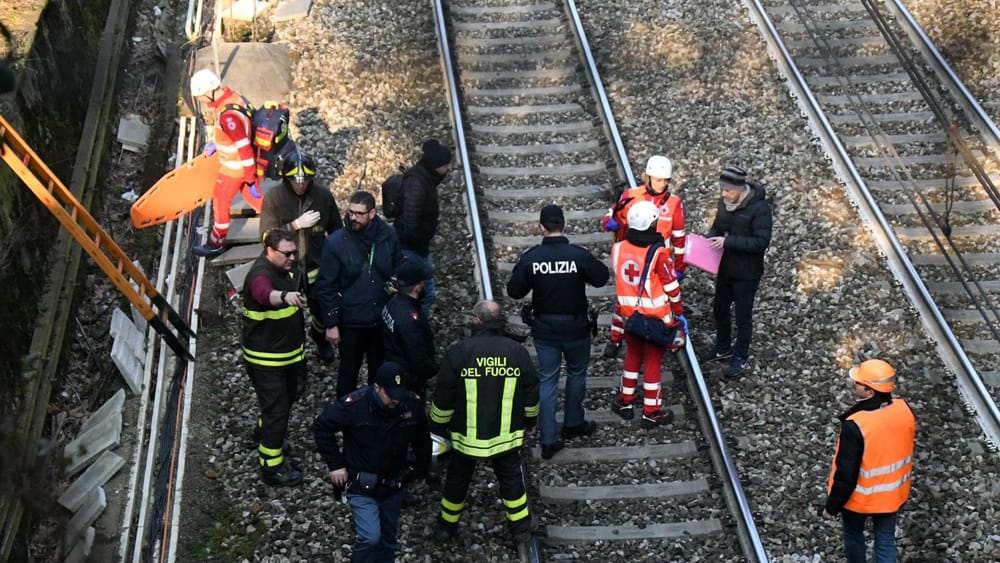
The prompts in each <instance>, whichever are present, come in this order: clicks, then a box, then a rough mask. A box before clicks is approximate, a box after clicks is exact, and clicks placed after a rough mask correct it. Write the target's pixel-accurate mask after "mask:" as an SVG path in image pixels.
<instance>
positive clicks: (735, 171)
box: [719, 166, 747, 190]
mask: <svg viewBox="0 0 1000 563" xmlns="http://www.w3.org/2000/svg"><path fill="white" fill-rule="evenodd" d="M719 187H720V188H721V189H739V190H744V189H746V187H747V171H746V170H744V169H743V168H740V167H739V166H729V167H727V168H726V169H725V170H723V171H722V174H720V175H719Z"/></svg>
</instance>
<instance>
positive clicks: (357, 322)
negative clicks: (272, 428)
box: [316, 192, 400, 397]
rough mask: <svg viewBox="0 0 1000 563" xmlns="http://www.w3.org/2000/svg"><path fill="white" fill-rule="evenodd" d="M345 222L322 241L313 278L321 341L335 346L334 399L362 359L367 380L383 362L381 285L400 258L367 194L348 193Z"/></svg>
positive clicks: (384, 298) (348, 387)
mask: <svg viewBox="0 0 1000 563" xmlns="http://www.w3.org/2000/svg"><path fill="white" fill-rule="evenodd" d="M345 222H346V223H347V226H345V227H344V228H343V229H339V230H337V231H336V232H334V233H333V234H332V235H330V236H329V237H327V239H326V242H324V243H323V256H322V258H321V259H320V263H319V279H317V280H316V297H317V299H319V311H320V320H321V321H322V322H323V326H325V327H326V339H327V340H328V341H329V342H330V343H331V344H333V345H334V346H337V347H339V349H340V372H339V373H338V374H337V397H343V396H344V395H346V394H348V393H350V392H352V391H354V389H355V388H357V386H358V372H360V371H361V362H362V361H363V360H364V359H366V358H367V360H368V383H369V384H371V379H372V377H373V376H374V374H375V371H376V370H377V369H378V367H379V366H380V365H382V362H383V361H385V347H384V346H383V345H382V328H381V327H380V326H379V319H380V318H381V316H382V307H384V306H385V304H386V303H387V302H388V301H389V292H388V289H387V287H386V286H387V283H388V282H389V280H390V279H391V278H392V276H393V275H394V274H395V273H396V268H397V267H398V266H399V261H400V253H399V240H397V239H396V231H394V230H393V229H392V227H391V226H389V225H388V224H387V223H385V222H384V221H382V219H381V218H379V217H378V215H376V214H375V198H374V197H373V196H372V194H370V193H368V192H355V193H354V195H352V196H351V199H350V200H349V201H348V207H347V217H346V219H345Z"/></svg>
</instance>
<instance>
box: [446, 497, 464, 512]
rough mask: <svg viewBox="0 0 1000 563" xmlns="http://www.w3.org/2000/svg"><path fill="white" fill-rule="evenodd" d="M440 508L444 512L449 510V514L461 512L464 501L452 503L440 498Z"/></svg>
mask: <svg viewBox="0 0 1000 563" xmlns="http://www.w3.org/2000/svg"><path fill="white" fill-rule="evenodd" d="M441 506H442V507H443V508H444V509H445V510H449V511H451V512H461V511H462V509H464V508H465V501H462V502H459V503H454V502H451V501H449V500H448V499H446V498H444V497H441Z"/></svg>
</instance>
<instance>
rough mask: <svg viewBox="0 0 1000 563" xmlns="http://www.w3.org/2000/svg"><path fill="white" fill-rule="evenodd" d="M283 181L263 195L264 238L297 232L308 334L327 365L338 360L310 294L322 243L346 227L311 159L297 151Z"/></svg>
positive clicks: (300, 277)
mask: <svg viewBox="0 0 1000 563" xmlns="http://www.w3.org/2000/svg"><path fill="white" fill-rule="evenodd" d="M281 176H282V178H281V179H282V181H281V185H280V186H276V187H274V188H272V189H271V190H270V191H268V192H267V193H266V194H264V204H263V208H262V210H261V214H260V234H261V239H262V240H263V237H264V236H265V235H266V234H267V233H268V231H270V230H272V229H276V228H282V229H288V230H289V231H291V232H293V233H295V234H296V235H297V237H298V242H299V252H300V256H299V263H298V269H297V271H298V272H299V273H300V276H299V282H300V283H301V284H302V285H301V288H302V290H303V291H305V292H306V294H307V295H309V296H310V299H309V313H310V316H311V317H312V319H311V321H312V322H311V323H310V327H309V328H310V330H309V335H310V336H311V337H312V340H313V342H315V343H316V350H317V352H318V353H319V358H320V360H322V361H323V363H325V364H331V363H333V360H334V359H336V354H335V353H334V350H333V346H332V345H331V344H330V343H329V342H327V340H326V327H324V326H323V323H322V322H320V320H319V307H317V303H318V301H317V299H316V296H315V295H313V294H311V292H312V291H313V289H314V287H315V286H316V278H317V277H318V276H319V257H320V253H321V252H322V251H323V241H325V240H326V237H328V236H329V235H330V234H331V233H333V232H334V231H336V230H337V229H339V228H341V227H343V226H344V224H343V222H341V220H340V209H338V208H337V201H336V200H335V199H333V194H331V193H330V190H329V189H327V188H326V187H325V186H323V185H321V183H320V182H317V181H316V180H315V176H316V163H315V162H314V161H313V159H312V157H311V156H309V155H308V154H306V153H305V152H303V151H301V150H300V149H296V150H295V151H294V152H292V153H291V154H290V155H289V157H288V159H287V160H286V161H285V163H284V167H283V168H282V171H281Z"/></svg>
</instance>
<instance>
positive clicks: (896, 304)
mask: <svg viewBox="0 0 1000 563" xmlns="http://www.w3.org/2000/svg"><path fill="white" fill-rule="evenodd" d="M913 3H914V4H919V3H920V2H913ZM928 4H929V3H928ZM982 4H983V8H982V9H981V13H982V14H991V15H990V17H991V18H993V17H995V16H992V14H993V12H991V11H989V8H988V7H987V6H986V4H988V3H987V2H983V3H982ZM578 5H579V8H580V12H581V16H582V17H583V20H584V24H585V25H586V27H587V32H588V34H589V39H590V43H591V45H592V46H594V48H595V56H596V58H597V60H598V64H599V67H600V70H601V72H602V74H603V76H602V78H603V80H604V84H605V87H606V88H607V90H608V92H609V95H610V96H611V98H612V107H613V109H614V112H615V115H616V118H617V119H618V125H619V128H620V129H621V132H622V135H623V137H624V141H625V144H626V148H627V149H628V152H629V155H630V157H631V159H632V161H633V162H632V165H633V168H634V169H635V170H641V166H642V164H643V163H644V162H645V160H646V158H648V156H649V155H651V154H666V155H667V156H669V157H670V158H671V159H673V161H674V178H673V180H672V184H673V185H675V186H680V185H682V184H684V185H685V188H684V191H683V193H682V194H681V195H682V197H684V199H685V207H686V215H687V224H688V230H689V231H690V232H704V231H705V230H707V227H708V225H709V222H710V217H711V213H713V212H714V208H715V201H716V198H717V197H718V191H717V187H716V179H717V177H718V173H719V170H720V169H721V168H722V167H723V166H726V165H728V164H729V163H731V161H732V160H733V159H740V160H742V161H743V163H744V164H745V165H746V166H747V167H748V169H749V170H750V173H751V177H752V178H754V179H758V180H764V181H766V182H767V183H768V185H769V193H770V194H771V195H770V197H771V200H772V202H773V204H774V208H775V232H774V239H773V242H772V247H771V249H770V251H769V253H768V266H767V274H766V276H765V279H764V281H763V284H762V287H761V291H760V293H759V294H758V305H757V319H756V320H757V325H756V329H755V340H754V344H753V347H752V353H753V359H752V365H753V369H752V371H751V372H750V373H749V374H747V375H746V376H744V377H741V378H739V379H736V380H725V381H723V380H721V379H720V376H719V375H718V373H717V368H715V367H713V366H706V367H705V372H706V374H707V375H708V377H710V379H711V382H710V387H711V390H712V392H713V394H714V396H715V406H716V408H717V409H718V412H719V413H720V415H721V416H722V419H723V424H724V427H725V429H726V432H727V434H728V435H729V436H730V437H731V439H732V441H731V443H732V444H734V447H733V453H734V454H735V457H736V461H737V463H738V465H739V467H740V470H741V475H742V476H743V478H744V486H745V487H746V490H747V493H748V496H749V498H750V501H751V505H752V506H753V508H754V511H755V517H756V519H757V525H758V527H759V528H760V531H761V533H762V535H763V537H764V543H765V547H766V548H767V550H768V553H769V555H770V556H771V558H772V560H774V561H823V560H828V561H837V560H841V559H842V555H841V548H840V531H839V525H838V524H834V523H831V522H827V521H824V520H820V519H818V518H817V517H816V506H817V505H818V504H819V503H820V502H821V501H822V500H823V498H824V493H825V483H826V476H827V472H828V470H829V465H830V459H831V456H832V454H833V449H834V446H835V441H836V435H837V434H836V433H837V429H838V426H837V424H836V423H835V421H834V420H833V416H834V415H835V414H837V413H839V412H841V411H843V410H844V409H846V408H847V407H848V406H849V405H850V404H852V403H853V400H854V399H853V397H852V394H851V392H850V391H851V388H850V387H849V386H848V385H847V383H846V368H848V367H849V366H850V365H852V363H855V362H857V361H859V360H860V359H864V358H867V357H883V358H885V359H887V360H889V361H891V362H892V363H893V364H894V365H896V367H897V369H898V370H899V373H900V381H901V384H900V389H899V392H900V393H899V394H900V395H901V396H903V397H904V398H906V399H907V400H908V401H909V402H910V404H911V406H912V407H913V409H914V412H915V414H916V416H917V421H918V437H917V440H918V443H917V453H916V458H917V459H916V461H915V474H914V489H913V494H912V497H911V501H910V502H909V503H908V504H907V506H906V507H905V508H904V509H903V512H902V515H901V518H900V523H899V535H900V538H899V545H900V556H901V560H902V561H984V562H985V561H995V560H998V559H1000V535H997V532H996V531H995V529H994V527H993V522H994V521H995V517H996V510H997V507H998V504H1000V503H998V497H997V494H1000V489H998V487H996V486H995V485H994V478H995V475H996V473H997V469H998V467H997V460H996V456H995V454H993V453H992V452H990V450H989V449H988V448H987V445H986V444H985V443H984V442H983V441H982V440H981V439H980V435H979V430H978V426H977V425H976V424H975V422H974V420H973V419H972V418H971V417H970V416H969V415H967V414H966V413H965V412H964V410H963V407H962V401H961V400H960V399H959V398H958V396H957V392H956V391H955V386H954V384H953V382H952V378H951V376H950V375H948V374H947V372H946V370H945V368H944V366H943V364H942V362H941V360H940V359H939V358H938V355H937V353H936V349H935V346H934V343H933V342H932V341H930V340H929V338H928V337H927V336H926V335H925V333H924V332H923V331H922V330H921V329H920V328H919V327H920V321H919V319H918V318H917V316H916V313H915V311H914V310H913V309H912V308H911V307H909V306H908V305H907V300H906V297H905V295H904V294H903V292H902V290H901V288H900V286H899V285H898V284H897V283H896V282H895V280H894V279H893V277H892V275H891V273H890V271H889V270H888V268H887V265H886V262H885V260H884V259H883V258H882V257H881V256H880V255H879V252H878V250H877V248H876V246H875V244H874V242H873V241H872V239H871V237H870V235H869V233H868V231H867V230H866V229H865V228H863V227H859V226H858V225H859V220H858V218H857V214H856V213H855V211H854V209H853V207H852V204H851V202H850V200H849V199H848V197H847V195H846V194H845V192H844V191H843V189H842V188H841V187H840V186H839V183H838V182H837V180H836V178H835V176H834V174H833V172H832V170H831V168H830V167H829V166H828V164H827V162H826V160H825V158H824V156H823V154H822V152H821V150H820V148H819V147H818V145H817V144H816V143H815V141H814V140H813V136H812V134H811V132H810V131H809V129H808V125H807V123H806V122H805V120H804V119H803V118H802V117H801V116H800V115H799V111H798V108H797V106H796V105H795V103H794V101H793V100H792V99H791V98H790V96H789V95H788V93H787V90H786V88H785V85H784V83H783V80H782V79H781V77H780V76H779V75H778V74H777V72H776V71H775V69H774V65H773V63H772V61H771V60H770V59H769V58H768V57H767V55H766V51H765V49H764V44H763V41H762V40H761V38H760V35H759V33H758V32H757V30H756V29H755V28H754V27H753V25H752V24H751V22H750V20H749V19H748V18H747V17H746V14H745V12H744V11H743V9H742V7H741V6H740V5H738V4H736V3H732V2H722V1H719V0H680V1H675V2H671V3H669V4H664V3H662V2H656V1H653V0H619V1H616V2H607V1H606V0H601V1H597V0H583V1H581V2H579V4H578ZM976 21H979V20H976ZM982 25H983V27H984V28H986V27H988V25H987V23H982ZM984 33H985V32H984ZM990 33H995V32H993V31H990ZM275 39H276V42H278V43H280V44H284V45H286V46H288V47H289V49H290V51H291V53H292V61H293V65H294V67H295V68H294V71H293V76H294V77H295V83H294V84H293V85H292V90H293V92H294V94H293V98H292V100H290V105H291V107H292V108H293V110H294V111H295V112H296V113H297V117H296V129H297V137H296V138H297V139H298V140H299V141H300V142H301V144H302V145H303V146H304V147H305V148H306V149H307V150H309V151H310V152H312V153H313V154H314V155H315V156H316V157H317V159H318V161H319V164H320V175H321V176H323V177H325V178H328V179H331V180H332V189H333V190H334V193H335V195H336V197H337V200H338V203H339V204H340V205H341V209H344V207H345V206H346V200H347V197H348V196H349V194H350V193H351V192H353V191H354V190H355V189H356V187H357V186H358V182H359V180H361V178H362V176H364V180H361V182H362V184H361V185H362V186H364V188H365V189H368V190H370V191H373V192H374V193H376V194H377V192H378V185H379V184H380V183H381V181H382V179H384V178H385V177H386V176H388V175H389V174H390V173H392V172H393V171H394V169H395V167H396V165H397V164H399V163H410V162H412V160H413V159H414V158H415V156H416V155H417V149H418V147H419V144H420V142H421V141H422V140H423V139H424V138H427V137H437V138H440V139H442V140H444V139H448V141H447V142H448V143H451V141H450V133H449V131H450V123H449V119H448V108H447V105H446V102H445V99H446V98H445V93H444V89H443V86H442V80H441V71H440V66H439V59H438V54H437V50H436V39H435V37H434V28H433V24H432V14H431V10H430V7H429V3H428V2H424V1H417V0H399V1H396V2H363V1H361V0H355V1H345V0H320V1H317V2H316V3H315V4H314V6H313V9H312V14H311V15H310V17H309V18H307V19H305V20H301V21H296V22H288V23H282V24H278V26H277V34H276V38H275ZM993 74H994V76H993V80H996V75H1000V72H995V73H993ZM988 84H989V83H988V82H987V81H986V80H985V79H983V81H982V86H981V87H978V88H979V91H983V90H985V89H989V88H990V87H989V85H988ZM994 90H995V89H994ZM992 95H993V96H994V98H995V97H996V94H992ZM992 107H993V108H994V109H993V110H988V111H995V109H996V108H997V107H998V106H996V105H995V104H994V105H993V106H992ZM463 193H464V188H463V185H462V179H461V177H460V173H458V172H454V173H452V176H451V177H450V178H449V179H448V180H447V181H446V182H445V183H444V184H443V185H442V192H441V201H442V210H443V213H444V215H443V217H442V221H441V227H440V230H439V236H438V238H437V240H436V246H435V248H434V252H435V254H434V256H435V262H436V271H437V280H438V287H439V302H438V307H437V309H436V312H435V319H434V323H433V324H434V328H435V331H436V337H437V342H438V347H439V349H444V348H445V347H447V346H448V345H449V344H450V343H452V342H454V341H455V340H456V339H457V338H459V337H460V335H461V331H462V329H463V327H464V325H465V323H466V321H467V318H468V313H467V312H468V310H469V308H470V307H471V306H472V304H473V303H474V302H475V300H476V299H477V298H478V290H477V288H476V285H475V283H474V280H473V276H472V275H471V271H472V258H471V246H470V241H469V235H468V231H467V229H466V227H465V218H464V217H465V208H464V205H463V204H462V198H463ZM208 276H209V277H208V279H207V280H206V281H209V282H210V283H209V284H208V286H207V288H206V291H205V293H204V295H203V296H202V327H201V329H200V332H199V344H198V350H199V358H198V367H197V369H198V373H197V375H196V376H195V377H196V379H195V393H196V411H195V415H194V417H193V420H192V429H191V437H190V439H191V442H190V443H189V455H188V469H187V475H186V479H185V483H184V486H185V494H184V498H185V499H186V504H185V506H184V507H183V510H182V519H183V521H182V549H183V551H182V553H181V556H180V557H179V560H182V561H253V562H257V561H266V562H284V561H346V560H347V558H348V557H349V552H350V550H349V546H350V544H351V542H352V539H353V525H352V522H351V518H350V510H349V509H348V507H347V506H346V505H342V504H339V503H337V502H336V501H334V499H333V497H332V487H331V486H330V484H329V481H328V479H327V478H326V473H327V472H326V469H325V467H324V465H323V463H322V462H321V461H320V460H319V458H318V457H317V456H316V454H314V453H313V452H312V437H311V433H310V432H309V424H310V423H311V422H312V418H313V417H314V416H315V414H316V413H318V412H319V410H320V409H321V408H323V407H324V406H325V405H326V404H327V403H328V402H329V401H330V400H332V398H333V391H334V377H335V372H334V371H333V369H331V368H329V367H326V366H323V365H322V364H320V363H319V361H318V359H317V358H316V357H315V355H314V354H313V353H312V350H311V346H310V357H309V362H310V372H311V383H310V387H309V390H308V392H307V394H306V396H305V397H304V398H303V399H302V400H301V401H300V402H299V404H298V405H297V406H296V408H295V410H294V412H293V416H292V424H291V428H290V432H289V440H290V442H291V444H292V445H293V446H294V447H295V448H296V455H295V456H294V457H296V458H299V459H301V461H302V464H303V470H304V472H305V474H306V480H305V483H303V485H302V486H300V487H298V488H295V489H271V488H268V487H266V486H264V485H263V484H261V483H260V481H259V478H258V475H257V472H256V453H255V451H254V444H253V443H252V440H251V438H250V430H251V428H252V425H253V423H254V420H255V417H256V411H257V406H256V399H255V397H254V394H253V391H252V389H251V387H250V385H249V381H248V378H247V377H246V374H245V372H244V370H243V368H242V365H241V361H240V356H239V352H238V350H239V326H240V325H239V323H240V317H239V314H238V311H237V310H236V309H235V308H234V307H233V306H232V305H231V304H229V303H227V302H225V301H224V300H223V299H221V298H220V297H219V296H220V295H221V294H222V292H223V291H224V290H225V289H226V288H225V286H224V284H223V281H224V276H222V274H221V273H217V272H215V271H211V272H210V273H209V274H208ZM684 295H685V302H686V304H688V306H689V307H691V308H692V310H693V314H692V315H691V316H690V317H689V320H690V321H691V325H692V330H693V332H694V335H693V340H694V342H695V344H696V346H697V347H698V349H699V350H703V349H704V348H705V347H707V345H708V344H709V343H710V340H711V317H710V309H711V295H712V281H711V279H710V278H709V277H708V276H707V275H704V274H699V273H695V272H691V273H690V275H689V277H688V279H687V280H686V281H685V282H684ZM618 369H620V360H619V361H618V363H615V362H610V361H609V362H601V363H598V364H595V366H594V369H592V370H591V374H592V375H594V376H611V375H617V374H618V371H617V370H618ZM601 392H603V391H599V393H601ZM547 470H548V471H551V468H547ZM567 473H568V474H569V475H571V476H572V479H573V480H574V481H578V482H582V481H583V479H584V478H585V476H582V475H579V474H577V473H576V472H571V471H567ZM424 501H425V502H423V503H422V504H421V505H419V506H417V507H414V508H408V509H405V510H404V513H403V519H402V531H401V534H400V549H399V553H398V560H399V561H425V562H437V561H477V562H478V561H504V560H509V559H511V558H512V557H513V552H512V551H511V549H510V547H509V540H508V535H507V532H506V529H505V525H504V522H503V513H502V508H501V506H500V505H499V503H498V500H497V497H496V494H495V481H494V479H493V477H492V475H491V473H490V472H489V471H487V470H483V469H480V470H479V471H478V473H477V475H476V484H475V485H474V486H473V487H472V489H471V490H470V496H469V499H468V501H467V505H468V507H469V508H468V509H467V511H466V514H465V515H464V516H463V520H462V521H463V527H464V530H465V531H464V532H463V534H464V535H463V542H464V543H463V545H462V546H461V549H450V548H449V549H448V550H444V549H442V548H439V547H437V546H435V545H433V544H432V543H431V542H430V541H429V540H428V539H427V537H426V536H427V534H428V533H429V531H430V527H431V525H432V524H433V519H434V516H435V514H436V513H437V495H436V494H435V495H428V496H426V497H424ZM681 508H683V505H682V504H681V505H678V509H681ZM572 509H573V507H572V505H566V510H572ZM548 510H551V507H548ZM542 516H543V518H548V517H549V514H546V513H544V512H543V513H542ZM545 523H551V522H543V524H545ZM685 541H691V540H685ZM593 553H595V552H591V551H588V550H587V549H578V548H574V549H567V550H566V551H565V555H566V557H567V559H575V560H581V561H590V560H594V557H593ZM601 553H602V556H601V557H603V558H605V559H606V554H607V552H606V551H605V552H601ZM622 553H623V556H624V553H625V552H624V551H623V552H622ZM643 560H648V561H668V560H671V558H670V556H669V555H666V554H659V556H658V555H657V554H648V557H645V558H643Z"/></svg>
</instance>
